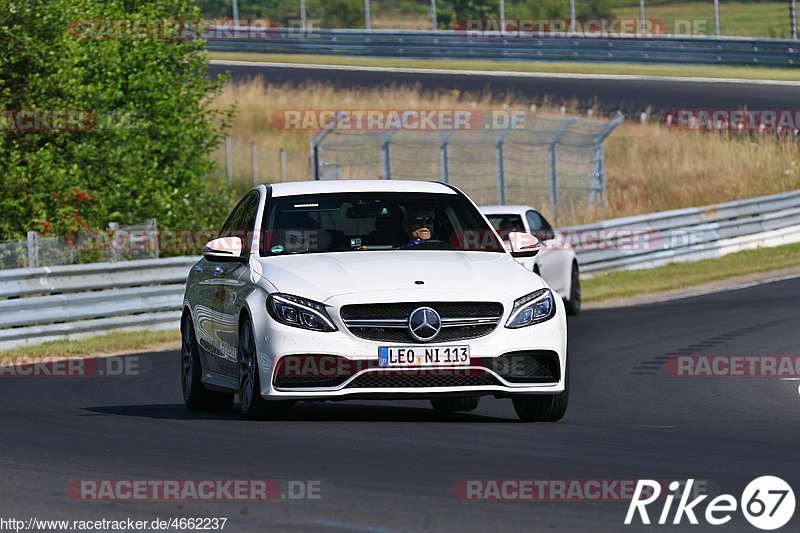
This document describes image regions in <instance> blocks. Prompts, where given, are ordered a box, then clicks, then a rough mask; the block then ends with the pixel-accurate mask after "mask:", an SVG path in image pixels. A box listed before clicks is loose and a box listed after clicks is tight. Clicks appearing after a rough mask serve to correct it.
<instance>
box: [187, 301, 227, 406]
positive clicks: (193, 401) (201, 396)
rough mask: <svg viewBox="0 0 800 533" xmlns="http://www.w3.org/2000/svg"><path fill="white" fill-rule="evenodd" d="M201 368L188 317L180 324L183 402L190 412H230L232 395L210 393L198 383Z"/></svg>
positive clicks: (195, 341)
mask: <svg viewBox="0 0 800 533" xmlns="http://www.w3.org/2000/svg"><path fill="white" fill-rule="evenodd" d="M202 375H203V367H202V365H201V363H200V348H199V347H198V345H197V337H196V336H195V333H194V326H193V325H192V319H191V317H189V316H188V315H186V316H185V317H184V318H183V321H182V322H181V388H182V389H183V402H184V403H185V404H186V407H188V408H189V410H191V411H230V409H231V406H233V396H234V395H233V394H231V393H227V392H217V391H210V390H208V389H206V388H205V387H204V386H203V383H202V382H201V381H200V378H201V376H202Z"/></svg>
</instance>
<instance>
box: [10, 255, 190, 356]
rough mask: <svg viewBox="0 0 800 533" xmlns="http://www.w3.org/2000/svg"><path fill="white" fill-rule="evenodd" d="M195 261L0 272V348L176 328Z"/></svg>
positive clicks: (184, 258)
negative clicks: (81, 336) (120, 332)
mask: <svg viewBox="0 0 800 533" xmlns="http://www.w3.org/2000/svg"><path fill="white" fill-rule="evenodd" d="M197 260H198V258H197V257H176V258H169V259H147V260H139V261H124V262H119V263H93V264H87V265H67V266H57V267H43V268H24V269H15V270H5V271H0V348H10V347H14V346H19V345H24V344H35V343H40V342H44V341H48V340H53V339H61V338H65V337H71V336H76V335H78V336H79V335H82V334H91V333H99V332H105V331H109V330H120V329H130V328H143V327H148V328H158V329H163V328H169V327H174V328H176V329H177V327H178V325H179V323H180V315H181V313H180V310H181V304H182V300H183V291H184V284H185V283H186V278H187V276H188V274H189V268H190V267H191V265H193V264H194V263H195V262H197Z"/></svg>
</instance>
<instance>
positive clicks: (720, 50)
mask: <svg viewBox="0 0 800 533" xmlns="http://www.w3.org/2000/svg"><path fill="white" fill-rule="evenodd" d="M207 47H208V49H209V50H211V51H214V52H261V53H271V54H326V55H348V56H372V57H410V58H450V59H490V60H515V61H530V60H539V61H591V62H637V63H688V64H716V65H765V66H772V67H795V66H798V65H800V43H798V42H797V41H792V40H789V39H766V38H760V39H755V38H737V37H713V38H709V37H681V38H673V37H654V38H625V37H619V38H585V37H580V38H579V37H568V36H565V37H541V36H539V35H537V34H532V33H530V34H526V33H520V34H516V35H513V36H511V37H509V36H503V35H500V34H499V33H494V34H491V33H488V34H483V35H481V36H471V35H468V34H467V33H465V32H463V31H418V30H341V29H340V30H328V29H326V30H322V29H320V30H317V29H315V30H313V31H309V32H306V33H294V32H286V31H282V30H277V31H276V29H264V28H262V29H258V28H251V29H249V31H248V32H247V35H246V36H245V37H241V38H237V37H236V36H230V37H227V36H226V37H225V38H219V37H209V38H208V40H207Z"/></svg>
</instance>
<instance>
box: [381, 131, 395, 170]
mask: <svg viewBox="0 0 800 533" xmlns="http://www.w3.org/2000/svg"><path fill="white" fill-rule="evenodd" d="M395 133H397V130H389V131H387V132H386V133H384V134H383V135H382V136H381V163H382V168H383V176H381V179H385V180H390V179H392V152H391V149H390V145H391V144H392V137H394V134H395Z"/></svg>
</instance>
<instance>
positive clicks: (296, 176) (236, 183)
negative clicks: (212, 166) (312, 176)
mask: <svg viewBox="0 0 800 533" xmlns="http://www.w3.org/2000/svg"><path fill="white" fill-rule="evenodd" d="M213 157H214V159H215V161H216V162H217V168H216V173H215V175H214V176H212V179H215V180H217V181H218V182H220V183H227V185H228V187H230V188H232V189H234V190H235V191H236V192H237V193H238V194H244V192H246V191H248V190H250V189H251V188H252V187H255V186H256V185H259V184H261V183H279V182H284V181H298V180H307V179H308V178H309V169H308V156H307V155H306V154H305V153H304V154H298V153H294V152H290V151H287V150H284V149H283V148H274V147H272V146H266V145H263V144H260V143H257V142H255V141H249V140H246V139H239V138H236V137H233V136H230V135H228V136H226V137H225V142H223V143H222V144H221V145H220V146H219V148H218V149H217V150H216V152H215V153H214V154H213Z"/></svg>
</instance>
